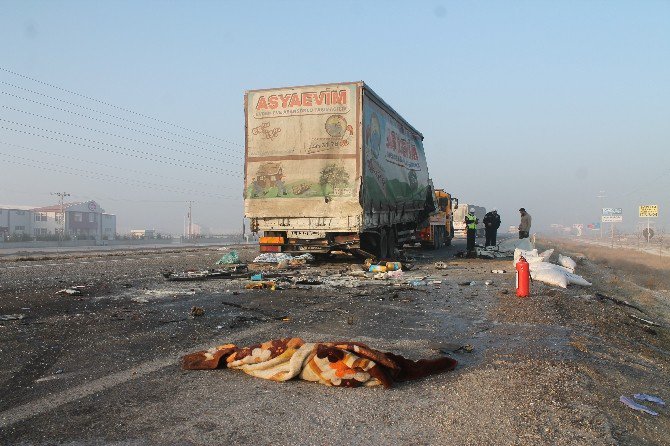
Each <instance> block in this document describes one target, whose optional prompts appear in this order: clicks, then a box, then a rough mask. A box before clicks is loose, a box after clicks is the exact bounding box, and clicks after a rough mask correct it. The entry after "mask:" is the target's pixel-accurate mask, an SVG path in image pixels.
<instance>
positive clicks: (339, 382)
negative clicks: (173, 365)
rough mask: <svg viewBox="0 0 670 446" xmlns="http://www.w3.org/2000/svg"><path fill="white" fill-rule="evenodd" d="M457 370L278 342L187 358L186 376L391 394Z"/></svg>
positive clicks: (332, 346) (354, 346)
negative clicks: (206, 374)
mask: <svg viewBox="0 0 670 446" xmlns="http://www.w3.org/2000/svg"><path fill="white" fill-rule="evenodd" d="M457 364H458V361H456V360H455V359H452V358H449V357H446V356H445V357H441V358H437V359H423V360H420V361H412V360H410V359H406V358H404V357H402V356H400V355H396V354H393V353H382V352H381V351H378V350H374V349H372V348H370V347H368V346H367V345H365V344H362V343H358V342H351V343H331V342H323V343H321V342H319V343H308V342H305V341H303V340H302V339H300V338H286V339H275V340H271V341H267V342H264V343H263V344H258V345H253V346H251V347H246V348H238V347H237V346H235V345H234V344H226V345H222V346H219V347H215V348H213V349H210V350H205V351H200V352H195V353H191V354H189V355H186V356H184V357H183V358H182V368H184V369H186V370H210V369H219V368H231V369H238V370H242V371H243V372H245V373H247V374H249V375H251V376H255V377H258V378H264V379H269V380H272V381H288V380H290V379H292V378H295V377H300V378H301V379H303V380H305V381H311V382H318V383H321V384H325V385H327V386H335V387H360V386H365V387H369V386H376V385H382V386H384V387H385V388H390V387H392V386H393V384H394V382H402V381H410V380H415V379H419V378H423V377H425V376H429V375H433V374H436V373H441V372H445V371H450V370H453V369H454V368H455V367H456V365H457Z"/></svg>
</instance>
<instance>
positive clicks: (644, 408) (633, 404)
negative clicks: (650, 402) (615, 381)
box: [619, 395, 658, 416]
mask: <svg viewBox="0 0 670 446" xmlns="http://www.w3.org/2000/svg"><path fill="white" fill-rule="evenodd" d="M619 401H621V402H622V403H624V404H625V405H626V406H628V407H630V408H631V409H633V410H639V411H640V412H644V413H648V414H649V415H653V416H658V412H654V411H653V410H651V409H650V408H648V407H647V406H643V405H642V404H638V403H636V402H635V401H633V400H632V399H630V398H628V397H627V396H623V395H622V396H620V397H619Z"/></svg>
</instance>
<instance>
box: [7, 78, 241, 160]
mask: <svg viewBox="0 0 670 446" xmlns="http://www.w3.org/2000/svg"><path fill="white" fill-rule="evenodd" d="M0 70H2V71H4V72H6V73H10V74H13V75H15V76H19V77H22V78H24V79H28V80H31V81H33V82H37V83H39V84H42V85H46V86H47V87H51V88H55V89H57V90H60V91H64V92H66V93H69V94H72V95H75V96H79V97H81V98H84V99H88V100H89V101H93V102H97V103H99V104H103V105H106V106H108V107H111V108H114V109H117V110H121V111H124V112H126V113H131V114H133V115H136V116H140V117H142V118H145V119H151V120H152V121H156V122H159V123H161V124H165V125H169V126H172V127H175V128H178V129H181V130H186V131H187V132H191V133H194V134H197V135H202V136H206V137H208V138H211V139H216V140H219V141H223V142H226V143H228V144H233V145H236V146H240V147H242V144H239V143H236V142H232V141H228V140H226V139H223V138H219V137H216V136H212V135H208V134H206V133H203V132H199V131H197V130H192V129H189V128H187V127H182V126H180V125H177V124H173V123H171V122H168V121H164V120H162V119H158V118H154V117H153V116H149V115H145V114H142V113H138V112H136V111H133V110H130V109H127V108H124V107H119V106H118V105H114V104H111V103H109V102H105V101H102V100H100V99H96V98H93V97H90V96H86V95H84V94H81V93H77V92H76V91H72V90H68V89H66V88H63V87H59V86H57V85H53V84H50V83H48V82H44V81H41V80H38V79H35V78H32V77H29V76H26V75H24V74H20V73H17V72H15V71H11V70H9V69H7V68H4V67H0Z"/></svg>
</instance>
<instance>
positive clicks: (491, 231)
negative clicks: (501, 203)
mask: <svg viewBox="0 0 670 446" xmlns="http://www.w3.org/2000/svg"><path fill="white" fill-rule="evenodd" d="M499 227H500V215H498V209H495V208H494V209H493V210H492V211H491V212H487V213H486V215H485V216H484V231H485V232H486V244H485V246H495V245H496V237H497V235H498V228H499Z"/></svg>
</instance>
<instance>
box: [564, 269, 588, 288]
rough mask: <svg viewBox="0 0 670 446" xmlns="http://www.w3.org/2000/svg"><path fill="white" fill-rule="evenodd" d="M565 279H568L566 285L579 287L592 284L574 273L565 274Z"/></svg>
mask: <svg viewBox="0 0 670 446" xmlns="http://www.w3.org/2000/svg"><path fill="white" fill-rule="evenodd" d="M565 277H566V278H567V279H568V283H569V284H572V285H581V286H591V285H592V283H591V282H589V281H588V280H586V279H585V278H583V277H582V276H580V275H579V274H574V273H567V272H566V273H565Z"/></svg>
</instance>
